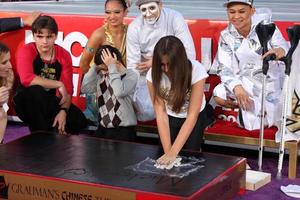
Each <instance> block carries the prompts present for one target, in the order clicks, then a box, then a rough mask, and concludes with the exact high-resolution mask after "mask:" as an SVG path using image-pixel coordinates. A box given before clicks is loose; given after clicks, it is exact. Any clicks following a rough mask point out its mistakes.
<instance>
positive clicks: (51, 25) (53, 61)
mask: <svg viewBox="0 0 300 200" xmlns="http://www.w3.org/2000/svg"><path fill="white" fill-rule="evenodd" d="M32 33H33V39H34V41H35V42H32V43H29V44H26V45H25V46H23V47H22V48H21V49H20V50H19V51H18V52H17V73H18V75H19V77H20V82H21V84H20V85H19V87H18V88H17V94H16V96H15V97H14V102H15V110H16V112H17V115H18V116H19V118H20V119H21V120H22V121H24V122H25V123H27V124H28V125H29V128H30V130H31V131H38V130H42V131H51V130H52V129H53V128H54V127H57V128H58V132H59V133H61V134H65V133H70V132H75V131H78V130H79V129H82V128H84V127H85V126H86V119H85V117H84V115H83V113H82V112H81V111H80V110H79V109H78V108H77V107H76V106H74V105H73V104H71V100H72V93H73V83H72V60H71V56H70V53H69V52H67V51H66V50H65V49H64V48H62V47H60V46H58V45H56V44H54V42H55V40H56V38H57V33H58V27H57V24H56V22H55V20H54V19H53V18H52V17H50V16H40V17H38V18H37V19H36V20H35V21H34V23H33V24H32Z"/></svg>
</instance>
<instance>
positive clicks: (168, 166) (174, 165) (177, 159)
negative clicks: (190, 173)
mask: <svg viewBox="0 0 300 200" xmlns="http://www.w3.org/2000/svg"><path fill="white" fill-rule="evenodd" d="M181 160H182V158H180V157H177V158H176V159H175V160H174V161H173V162H171V163H170V164H168V165H160V164H154V167H156V168H157V169H168V170H169V169H172V168H173V167H179V166H180V165H181Z"/></svg>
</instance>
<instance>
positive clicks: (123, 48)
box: [104, 24, 128, 65]
mask: <svg viewBox="0 0 300 200" xmlns="http://www.w3.org/2000/svg"><path fill="white" fill-rule="evenodd" d="M123 28H124V35H123V38H122V42H121V46H120V48H119V51H120V53H121V55H122V60H123V62H124V64H125V65H126V35H127V28H128V25H125V24H123ZM104 30H105V36H106V42H107V43H109V44H110V45H111V46H113V47H115V48H117V47H116V46H115V42H114V40H113V36H112V34H111V31H110V30H109V27H108V24H105V25H104Z"/></svg>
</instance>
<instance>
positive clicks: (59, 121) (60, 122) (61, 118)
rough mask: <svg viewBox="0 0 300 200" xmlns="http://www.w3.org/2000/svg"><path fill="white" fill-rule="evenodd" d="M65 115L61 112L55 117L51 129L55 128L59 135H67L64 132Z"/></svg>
mask: <svg viewBox="0 0 300 200" xmlns="http://www.w3.org/2000/svg"><path fill="white" fill-rule="evenodd" d="M66 118H67V113H66V112H65V111H63V110H61V111H59V113H58V114H57V115H56V117H55V119H54V122H53V125H52V127H55V126H57V129H58V133H59V134H67V133H66V131H65V125H66Z"/></svg>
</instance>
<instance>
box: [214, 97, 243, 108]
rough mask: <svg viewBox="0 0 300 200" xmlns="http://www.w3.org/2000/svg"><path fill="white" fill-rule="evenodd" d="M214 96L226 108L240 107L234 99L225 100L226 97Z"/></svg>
mask: <svg viewBox="0 0 300 200" xmlns="http://www.w3.org/2000/svg"><path fill="white" fill-rule="evenodd" d="M213 98H214V100H215V102H216V103H217V104H218V105H220V106H222V107H225V108H238V107H239V105H238V103H237V102H236V101H234V100H231V99H226V100H225V99H222V98H220V97H217V96H214V97H213Z"/></svg>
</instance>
